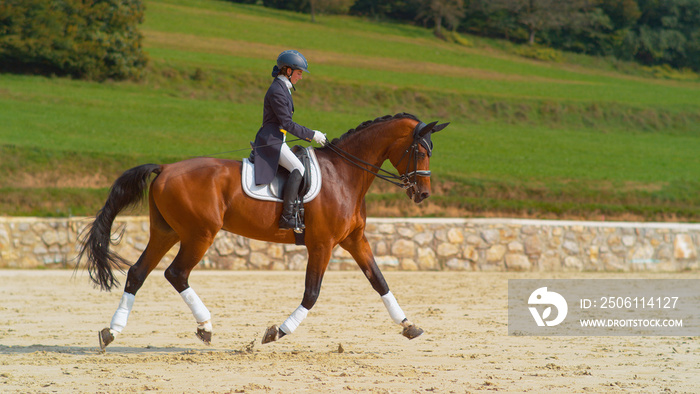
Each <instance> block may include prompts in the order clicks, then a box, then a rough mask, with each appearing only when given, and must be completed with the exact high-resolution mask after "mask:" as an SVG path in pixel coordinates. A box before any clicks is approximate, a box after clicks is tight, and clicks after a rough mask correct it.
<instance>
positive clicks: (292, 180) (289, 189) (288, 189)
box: [280, 170, 304, 228]
mask: <svg viewBox="0 0 700 394" xmlns="http://www.w3.org/2000/svg"><path fill="white" fill-rule="evenodd" d="M301 181H302V176H301V172H299V170H294V171H292V173H291V174H289V178H288V179H287V183H286V184H285V185H284V192H283V196H284V197H283V198H284V203H283V204H284V205H283V206H282V217H280V228H304V223H297V221H296V218H295V217H294V215H293V212H292V211H293V209H294V200H296V199H297V197H298V195H299V186H300V185H301Z"/></svg>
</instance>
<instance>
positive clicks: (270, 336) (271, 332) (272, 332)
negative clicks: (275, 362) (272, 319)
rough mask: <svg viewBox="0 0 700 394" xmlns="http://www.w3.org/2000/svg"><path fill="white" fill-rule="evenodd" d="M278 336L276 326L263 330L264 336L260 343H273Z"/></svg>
mask: <svg viewBox="0 0 700 394" xmlns="http://www.w3.org/2000/svg"><path fill="white" fill-rule="evenodd" d="M278 335H279V329H278V328H277V326H276V325H272V326H270V327H268V329H267V330H265V335H263V339H262V343H263V345H264V344H266V343H270V342H274V341H276V340H277V338H278Z"/></svg>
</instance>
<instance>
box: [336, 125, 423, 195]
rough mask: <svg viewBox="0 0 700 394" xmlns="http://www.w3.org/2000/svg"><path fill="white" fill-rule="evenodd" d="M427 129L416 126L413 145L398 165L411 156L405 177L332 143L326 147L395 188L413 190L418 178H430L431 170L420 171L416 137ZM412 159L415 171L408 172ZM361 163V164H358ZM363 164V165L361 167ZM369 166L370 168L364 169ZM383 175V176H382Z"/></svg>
mask: <svg viewBox="0 0 700 394" xmlns="http://www.w3.org/2000/svg"><path fill="white" fill-rule="evenodd" d="M423 127H425V123H422V122H421V123H419V124H418V125H416V129H415V130H414V137H413V143H412V144H411V146H410V147H409V148H408V149H406V151H405V152H404V154H403V156H401V159H400V160H399V161H398V163H396V166H397V167H398V166H399V164H401V162H402V161H403V159H404V157H406V155H409V158H408V162H407V163H406V173H405V174H403V175H400V174H394V173H392V172H390V171H387V170H385V169H383V168H381V167H379V166H375V165H374V164H372V163H368V162H366V161H364V160H362V159H360V158H359V157H357V156H354V155H352V154H350V153H348V152H345V151H344V150H342V149H340V148H338V147H337V146H335V145H333V144H332V143H331V142H330V141H329V142H328V143H327V144H326V147H327V148H329V149H330V150H332V151H333V152H334V153H336V154H337V155H338V156H340V157H341V158H342V159H344V160H345V161H347V162H348V163H350V164H352V165H353V166H355V167H357V168H359V169H361V170H364V171H367V172H370V173H372V174H374V175H375V176H376V177H377V178H379V179H382V180H385V181H387V182H389V183H391V184H392V185H394V186H398V187H400V188H402V189H404V190H408V189H411V188H412V187H415V186H416V184H417V177H419V176H425V177H429V176H430V170H418V157H417V156H418V149H419V148H418V144H419V141H420V140H419V139H418V138H417V137H416V135H417V133H416V130H417V131H420V129H422V128H423ZM411 157H412V158H413V171H411V172H408V167H409V165H410V163H411ZM358 163H360V164H358ZM361 164H362V165H361ZM364 166H368V167H370V168H371V169H370V168H367V167H364ZM372 169H374V170H376V172H374V171H372ZM382 173H383V174H382Z"/></svg>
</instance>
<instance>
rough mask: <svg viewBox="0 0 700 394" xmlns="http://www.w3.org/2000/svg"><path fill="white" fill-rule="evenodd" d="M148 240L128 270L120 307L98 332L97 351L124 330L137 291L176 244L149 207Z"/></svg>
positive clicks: (174, 238) (175, 239)
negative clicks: (108, 323) (149, 225)
mask: <svg viewBox="0 0 700 394" xmlns="http://www.w3.org/2000/svg"><path fill="white" fill-rule="evenodd" d="M150 232H151V234H150V239H149V240H148V245H147V246H146V249H145V250H144V251H143V253H142V254H141V257H139V259H138V261H137V262H136V264H134V265H133V266H131V268H129V272H128V273H127V277H126V285H125V286H124V294H122V298H121V301H120V302H119V307H118V308H117V310H116V312H114V315H113V316H112V321H111V322H110V325H109V328H104V329H102V330H101V331H100V332H99V340H100V348H101V349H102V350H104V349H105V348H106V347H107V345H109V344H110V343H111V342H112V341H114V338H115V337H116V336H117V334H119V333H121V332H122V330H123V329H124V328H125V327H126V323H127V320H128V318H129V313H131V309H132V308H133V306H134V300H135V297H136V292H138V291H139V289H140V288H141V286H142V285H143V282H144V281H145V280H146V278H147V277H148V274H150V273H151V271H153V269H154V268H155V267H156V266H157V265H158V263H159V262H160V260H161V259H162V258H163V256H165V254H166V253H167V252H168V251H169V250H170V249H171V248H172V247H173V246H174V245H175V244H176V243H177V241H178V240H179V238H178V236H177V234H176V233H175V232H174V231H173V229H172V228H170V226H168V224H167V223H165V221H164V220H163V218H162V217H161V216H160V213H159V212H158V210H157V209H154V206H153V204H151V229H150Z"/></svg>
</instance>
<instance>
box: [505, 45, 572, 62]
mask: <svg viewBox="0 0 700 394" xmlns="http://www.w3.org/2000/svg"><path fill="white" fill-rule="evenodd" d="M515 53H517V54H518V55H520V56H523V57H528V58H530V59H537V60H543V61H548V62H557V61H559V60H561V52H559V51H558V50H556V49H552V48H547V47H541V46H537V45H521V46H520V47H518V48H517V49H516V50H515Z"/></svg>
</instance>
